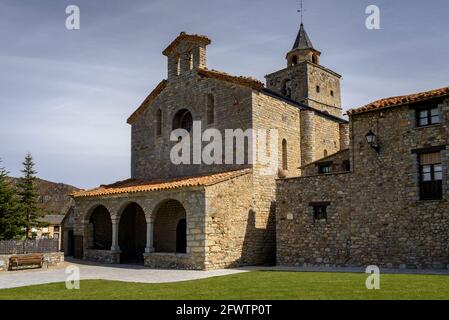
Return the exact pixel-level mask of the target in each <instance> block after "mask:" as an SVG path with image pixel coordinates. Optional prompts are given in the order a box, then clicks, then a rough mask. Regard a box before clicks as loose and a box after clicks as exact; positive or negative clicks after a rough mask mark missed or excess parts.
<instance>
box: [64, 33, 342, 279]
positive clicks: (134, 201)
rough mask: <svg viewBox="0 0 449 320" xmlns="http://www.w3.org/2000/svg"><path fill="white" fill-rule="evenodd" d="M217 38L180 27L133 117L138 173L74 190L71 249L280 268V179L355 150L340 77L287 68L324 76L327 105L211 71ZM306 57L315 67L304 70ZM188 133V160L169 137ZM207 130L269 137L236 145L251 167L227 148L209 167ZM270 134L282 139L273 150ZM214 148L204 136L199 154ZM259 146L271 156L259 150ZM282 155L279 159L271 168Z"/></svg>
mask: <svg viewBox="0 0 449 320" xmlns="http://www.w3.org/2000/svg"><path fill="white" fill-rule="evenodd" d="M304 32H305V31H304V30H300V36H304ZM210 43H211V41H210V40H209V39H208V38H207V37H205V36H199V35H188V34H185V33H181V34H180V35H179V36H178V37H177V38H176V39H175V40H174V41H173V42H172V43H171V44H170V45H169V46H168V47H167V49H165V50H164V52H163V54H164V55H165V56H166V57H167V69H168V78H167V79H166V80H162V81H161V82H160V83H159V85H158V86H157V87H156V88H155V89H154V90H153V91H152V92H151V93H150V94H149V95H148V97H147V98H146V99H145V100H144V102H143V103H142V104H141V106H140V107H139V108H138V109H137V110H136V111H135V112H134V113H133V114H132V115H131V116H130V117H129V119H128V123H129V124H130V125H131V178H130V179H129V180H126V181H121V182H117V183H115V184H112V185H107V186H100V187H99V188H96V189H93V190H88V191H81V192H78V193H76V194H74V198H75V201H76V206H75V211H74V212H73V213H72V215H71V218H70V219H67V225H66V226H65V228H63V230H71V231H73V237H72V238H73V239H71V238H70V237H68V236H67V235H64V239H65V241H64V246H65V247H67V248H70V247H71V243H70V242H73V246H74V249H73V251H74V253H73V254H74V255H75V256H76V257H79V258H84V259H87V260H95V261H99V262H102V263H121V262H124V261H125V260H129V259H132V260H137V261H139V263H143V264H144V265H145V266H147V267H151V268H182V269H200V270H207V269H217V268H227V267H235V266H242V265H255V264H274V263H275V256H276V218H275V214H276V202H277V199H276V179H277V178H278V177H279V176H283V177H293V176H297V175H299V174H300V173H301V169H300V168H301V167H302V166H304V165H307V164H308V163H310V162H313V161H316V160H318V159H320V158H322V157H323V155H327V154H329V155H330V154H333V153H336V152H338V151H340V150H341V149H342V148H343V147H345V146H346V143H347V138H346V136H347V134H348V132H347V121H346V120H344V119H342V118H341V105H340V88H339V76H338V75H337V74H334V73H333V72H331V71H329V70H327V69H325V68H323V67H321V66H320V65H319V61H318V60H313V61H311V62H310V63H309V61H298V63H299V64H298V65H295V66H289V67H288V68H287V69H288V72H289V74H290V77H292V80H294V81H295V83H298V85H300V86H301V87H304V88H308V89H306V91H310V88H312V87H316V86H317V85H316V83H317V82H319V81H322V82H323V83H322V88H323V91H322V92H323V94H322V95H321V94H319V93H318V92H317V93H316V94H315V95H312V94H311V93H309V94H308V95H309V96H310V97H311V98H313V99H314V100H316V101H320V103H322V104H323V106H324V105H326V106H324V107H323V106H321V105H320V106H318V105H315V106H312V105H311V104H312V99H305V100H304V99H303V98H301V99H299V97H296V96H292V95H285V94H283V92H282V90H281V91H279V90H276V88H274V87H271V85H270V83H268V88H265V87H264V85H263V84H262V83H261V82H260V81H258V80H255V79H253V78H248V77H236V76H232V75H229V74H226V73H223V72H219V71H215V70H209V69H207V64H206V60H207V57H206V49H207V45H209V44H210ZM295 52H296V51H295ZM314 54H315V55H316V54H317V53H316V52H315V51H314ZM288 59H290V57H288ZM288 59H287V60H288ZM304 59H306V57H305V56H304ZM307 59H308V58H307ZM311 59H312V58H311ZM302 62H303V63H304V66H305V67H306V70H307V71H306V72H305V73H301V72H299V73H298V72H297V71H295V70H299V68H301V65H300V63H302ZM315 69H316V70H315ZM319 70H321V71H319ZM320 72H322V73H320ZM281 73H282V72H281ZM324 78H325V79H324ZM323 79H324V80H323ZM331 91H332V94H331ZM324 92H327V93H326V94H324ZM328 96H330V97H331V98H329V97H328ZM327 104H329V106H328V105H327ZM195 122H200V123H201V128H200V129H198V130H197V129H196V127H195ZM192 126H193V128H192ZM178 128H183V129H186V130H188V131H189V130H190V133H191V136H190V140H189V142H190V146H189V148H188V149H189V150H190V151H191V157H190V160H191V161H190V162H191V163H188V164H186V163H183V164H175V163H173V162H172V161H171V157H170V154H171V151H172V149H173V147H174V146H175V145H176V144H177V143H178V141H171V139H170V136H171V133H172V131H173V130H174V129H178ZM206 129H216V130H215V131H216V132H218V134H219V135H221V136H222V137H223V138H224V137H226V133H227V130H241V131H242V132H245V131H246V130H247V129H254V130H263V132H265V133H266V139H264V140H265V141H263V139H260V137H259V136H255V135H252V134H248V135H247V137H246V138H245V140H244V141H245V146H244V147H243V148H239V147H237V146H236V144H234V145H233V146H232V151H233V153H234V156H235V157H237V156H236V155H237V154H239V152H240V153H241V152H242V151H243V152H244V154H246V156H245V158H244V161H243V162H241V163H238V162H237V161H234V163H233V164H225V161H224V160H225V159H226V155H225V151H226V150H225V145H223V146H222V147H223V155H222V161H221V162H222V163H221V164H220V163H214V164H212V165H210V164H206V163H204V162H202V161H199V162H198V161H197V160H198V159H197V158H195V157H196V156H195V155H194V153H193V151H194V150H197V149H195V148H196V147H197V146H198V145H196V140H195V139H194V137H195V136H198V135H199V136H200V137H201V134H202V133H203V132H204V131H205V130H206ZM192 136H193V138H192ZM269 137H277V141H276V140H274V141H275V142H276V143H275V144H274V146H271V145H270V144H269V143H268V142H267V141H270V139H267V138H269ZM209 143H210V142H200V144H199V147H200V149H201V150H202V149H203V148H204V147H207V145H208V144H209ZM261 144H266V146H267V150H266V153H265V154H263V153H261V154H258V153H256V152H255V151H256V150H257V148H259V147H260V145H261ZM273 147H274V148H275V149H273V150H272V148H273ZM251 154H252V155H255V159H254V160H255V161H253V162H251V161H249V155H251ZM272 155H277V160H278V161H277V163H275V166H276V167H275V168H274V169H275V170H272V171H267V168H268V167H270V162H269V160H270V159H272ZM200 160H201V159H200ZM105 212H107V214H104V213H105ZM69 224H70V225H69Z"/></svg>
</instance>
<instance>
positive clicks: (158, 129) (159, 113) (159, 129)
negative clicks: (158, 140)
mask: <svg viewBox="0 0 449 320" xmlns="http://www.w3.org/2000/svg"><path fill="white" fill-rule="evenodd" d="M156 135H157V136H158V137H159V136H161V135H162V111H161V109H159V110H157V112H156Z"/></svg>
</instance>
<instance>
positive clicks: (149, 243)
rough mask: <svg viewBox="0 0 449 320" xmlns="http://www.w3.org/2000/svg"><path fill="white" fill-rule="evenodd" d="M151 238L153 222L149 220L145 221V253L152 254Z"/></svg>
mask: <svg viewBox="0 0 449 320" xmlns="http://www.w3.org/2000/svg"><path fill="white" fill-rule="evenodd" d="M153 237H154V221H153V220H152V219H151V220H149V221H147V245H146V248H145V252H146V253H151V252H154V244H153Z"/></svg>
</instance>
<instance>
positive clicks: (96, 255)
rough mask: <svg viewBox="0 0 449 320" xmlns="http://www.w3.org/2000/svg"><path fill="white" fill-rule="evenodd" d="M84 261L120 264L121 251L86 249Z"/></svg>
mask: <svg viewBox="0 0 449 320" xmlns="http://www.w3.org/2000/svg"><path fill="white" fill-rule="evenodd" d="M84 259H85V260H88V261H93V262H98V263H105V264H115V263H120V251H110V250H95V249H85V250H84Z"/></svg>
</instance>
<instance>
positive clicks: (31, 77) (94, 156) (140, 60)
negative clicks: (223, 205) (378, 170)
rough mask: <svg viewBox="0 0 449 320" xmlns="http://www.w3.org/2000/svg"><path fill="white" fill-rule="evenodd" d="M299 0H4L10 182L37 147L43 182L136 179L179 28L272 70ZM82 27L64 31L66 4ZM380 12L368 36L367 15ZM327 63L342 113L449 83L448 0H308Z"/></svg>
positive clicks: (289, 41) (1, 22) (245, 66)
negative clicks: (146, 106)
mask: <svg viewBox="0 0 449 320" xmlns="http://www.w3.org/2000/svg"><path fill="white" fill-rule="evenodd" d="M298 3H299V1H294V0H282V1H273V0H271V1H267V0H240V1H236V0H227V1H217V0H190V1H185V0H184V1H181V0H179V1H178V0H146V1H143V0H133V1H125V0H120V1H119V0H117V1H109V0H71V1H65V0H58V1H54V0H40V1H32V0H21V1H18V0H0V48H1V49H0V70H1V72H0V158H2V160H3V166H5V167H6V168H7V169H8V170H9V171H10V172H11V174H12V175H14V176H18V175H20V169H21V162H22V160H23V158H24V156H25V154H26V153H27V152H31V153H32V154H33V156H34V158H35V161H36V163H37V166H36V168H37V170H38V171H39V176H40V177H42V178H44V179H48V180H52V181H55V182H64V183H69V184H72V185H75V186H78V187H83V188H87V187H94V186H97V185H99V184H102V183H110V182H114V181H117V180H121V179H125V178H128V177H129V175H130V127H129V125H127V124H126V119H127V117H128V116H129V115H130V114H131V113H132V112H133V111H134V110H135V109H136V108H137V107H138V106H139V105H140V103H141V102H142V100H143V99H144V98H145V97H146V95H147V94H148V92H149V91H151V90H152V88H153V87H154V86H155V85H156V84H157V83H158V82H159V81H160V80H161V79H162V78H165V77H166V60H165V57H164V56H162V54H161V52H162V50H163V49H164V48H165V47H166V46H167V45H168V44H169V43H170V42H171V41H172V40H173V39H174V38H175V37H176V36H177V35H178V34H179V33H180V32H181V31H186V32H188V33H199V34H206V35H208V36H209V37H210V38H211V39H212V41H213V42H212V45H211V46H209V49H208V67H209V68H213V69H218V70H221V71H225V72H229V73H232V74H236V75H247V76H253V77H256V78H258V79H260V80H264V75H266V74H268V73H270V72H273V71H276V70H278V69H281V68H284V67H285V64H286V62H285V60H284V58H285V53H286V52H287V51H288V50H289V49H290V48H291V46H292V45H293V42H294V39H295V36H296V33H297V31H298V28H299V15H298V13H297V12H296V10H297V9H298V7H299V4H298ZM71 4H75V5H78V6H79V7H80V10H81V29H80V30H75V31H68V30H67V29H66V28H65V19H66V14H65V8H66V7H67V6H68V5H71ZM371 4H374V5H377V6H379V7H380V10H381V30H371V31H370V30H367V29H366V27H365V19H366V17H367V15H366V14H365V9H366V7H367V6H368V5H371ZM305 8H306V9H307V12H306V13H305V21H304V22H305V26H306V30H307V32H308V33H309V36H310V37H311V39H312V41H313V43H314V45H315V47H316V48H317V49H319V50H320V51H322V58H321V63H322V64H323V65H324V66H326V67H329V68H331V69H333V70H335V71H336V72H338V73H340V74H342V75H343V81H342V94H343V105H344V108H345V109H348V108H351V107H357V106H360V105H363V104H366V103H368V102H370V101H372V100H376V99H379V98H383V97H386V96H392V95H400V94H407V93H412V92H417V91H424V90H428V89H433V88H439V87H444V86H447V85H449V79H448V75H449V63H448V62H447V57H448V56H449V32H448V31H449V19H448V18H447V14H448V12H449V2H448V1H447V0H432V1H427V2H424V1H420V2H418V1H406V0H388V1H387V0H369V1H365V0H340V1H337V0H314V1H311V0H305Z"/></svg>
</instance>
